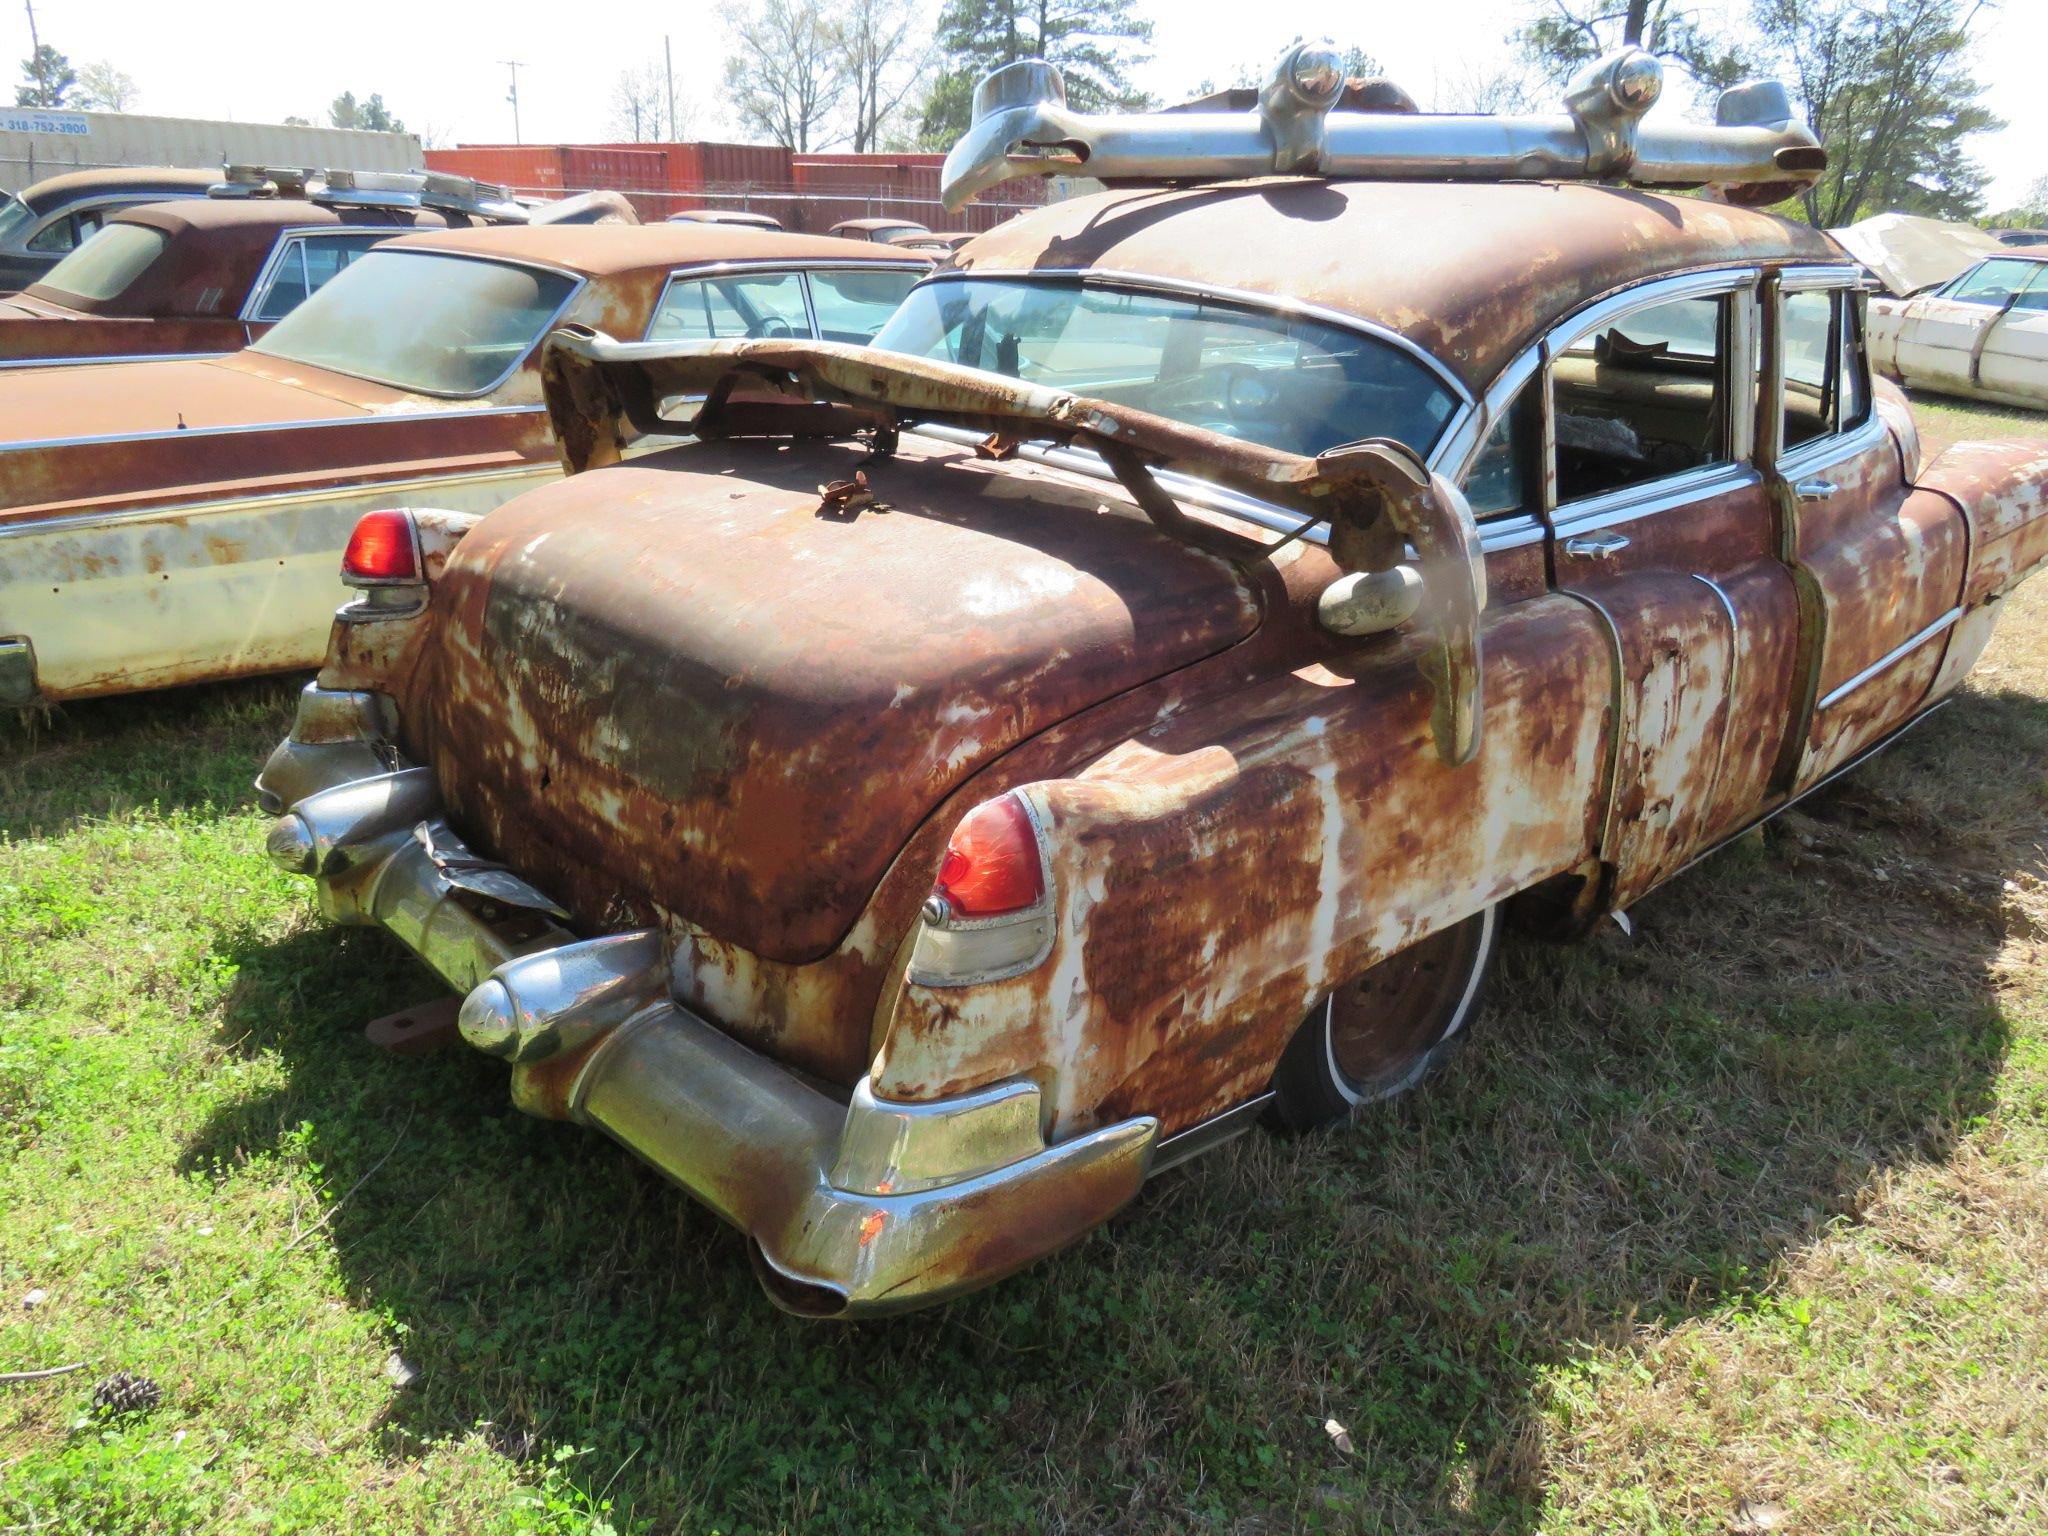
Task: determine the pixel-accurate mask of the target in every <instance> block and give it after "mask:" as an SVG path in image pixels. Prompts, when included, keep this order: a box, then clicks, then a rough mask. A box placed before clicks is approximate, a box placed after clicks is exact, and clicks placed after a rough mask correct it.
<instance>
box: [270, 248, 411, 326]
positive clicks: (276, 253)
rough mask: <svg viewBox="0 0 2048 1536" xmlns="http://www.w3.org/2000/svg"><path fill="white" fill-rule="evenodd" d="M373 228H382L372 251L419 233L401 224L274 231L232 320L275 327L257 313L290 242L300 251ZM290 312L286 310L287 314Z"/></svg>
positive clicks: (273, 322)
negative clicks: (311, 243) (317, 241)
mask: <svg viewBox="0 0 2048 1536" xmlns="http://www.w3.org/2000/svg"><path fill="white" fill-rule="evenodd" d="M374 229H383V230H384V233H383V234H381V235H378V236H376V237H375V240H374V243H373V244H372V245H371V247H370V248H371V249H372V250H375V249H376V247H377V246H378V245H381V244H383V243H384V242H385V241H386V240H392V239H395V238H397V237H398V236H399V235H413V234H418V233H419V231H418V230H416V229H413V228H411V227H410V226H408V225H403V224H391V225H378V224H304V225H299V224H294V225H291V226H289V227H287V228H284V229H281V230H279V231H278V232H277V239H276V240H274V241H272V242H271V246H270V254H269V255H267V256H265V257H264V258H263V265H262V266H261V267H260V268H258V269H257V273H256V277H255V280H254V281H253V282H251V283H250V284H249V291H248V293H247V294H245V295H244V296H243V298H242V307H241V309H240V310H239V311H238V312H237V313H236V315H235V317H234V318H235V319H237V320H239V321H241V322H242V323H243V324H244V325H275V324H277V320H265V319H263V318H261V317H260V316H259V315H258V314H257V313H256V311H257V310H259V309H261V308H262V307H263V304H262V301H263V300H264V299H265V298H267V297H268V296H269V290H270V288H271V286H272V285H273V284H274V283H275V282H276V281H277V274H278V271H279V269H280V268H282V267H283V265H284V261H285V247H286V246H287V245H289V244H291V243H292V242H293V241H298V242H300V243H301V248H302V250H303V243H304V242H305V241H307V240H311V239H323V240H340V239H348V238H351V237H353V238H356V239H360V238H362V236H363V235H364V234H365V233H366V232H367V231H369V230H374ZM302 265H303V263H302ZM309 275H310V274H309ZM335 275H336V276H339V275H340V274H339V273H336V274H335ZM329 281H332V279H329ZM321 286H322V287H325V286H326V285H325V284H322V285H321ZM315 292H318V290H317V289H309V291H308V292H307V294H306V298H308V299H310V298H311V297H312V296H313V294H314V293H315ZM304 302H305V299H301V300H300V301H299V303H300V304H303V303H304ZM297 307H298V305H296V304H295V305H293V306H292V308H294V309H296V308H297ZM289 312H290V311H287V312H286V313H289ZM283 318H284V316H283V315H280V316H278V320H282V319H283Z"/></svg>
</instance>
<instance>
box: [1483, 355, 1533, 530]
mask: <svg viewBox="0 0 2048 1536" xmlns="http://www.w3.org/2000/svg"><path fill="white" fill-rule="evenodd" d="M1536 400H1537V395H1536V391H1535V390H1534V389H1533V388H1527V387H1525V388H1524V389H1523V390H1522V391H1521V392H1520V393H1519V394H1517V395H1516V396H1515V398H1514V400H1513V401H1512V402H1511V403H1510V404H1509V405H1508V408H1507V409H1506V410H1505V411H1502V412H1501V413H1500V416H1499V418H1498V419H1497V420H1496V421H1495V422H1494V424H1493V428H1492V430H1491V431H1489V432H1488V433H1487V434H1486V441H1485V442H1483V443H1481V444H1480V445H1479V454H1478V457H1476V458H1475V459H1473V461H1472V470H1471V473H1469V474H1468V475H1466V476H1465V500H1466V501H1467V502H1468V503H1469V504H1470V505H1471V507H1472V515H1473V516H1474V517H1478V518H1488V517H1501V516H1504V515H1505V514H1507V513H1509V512H1519V511H1521V510H1522V508H1524V507H1526V506H1527V505H1528V504H1529V502H1530V496H1529V482H1530V479H1531V475H1530V469H1531V468H1532V467H1533V465H1534V464H1535V462H1536V460H1537V458H1538V457H1539V455H1538V454H1537V452H1536V430H1537V416H1536Z"/></svg>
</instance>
